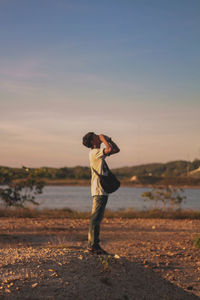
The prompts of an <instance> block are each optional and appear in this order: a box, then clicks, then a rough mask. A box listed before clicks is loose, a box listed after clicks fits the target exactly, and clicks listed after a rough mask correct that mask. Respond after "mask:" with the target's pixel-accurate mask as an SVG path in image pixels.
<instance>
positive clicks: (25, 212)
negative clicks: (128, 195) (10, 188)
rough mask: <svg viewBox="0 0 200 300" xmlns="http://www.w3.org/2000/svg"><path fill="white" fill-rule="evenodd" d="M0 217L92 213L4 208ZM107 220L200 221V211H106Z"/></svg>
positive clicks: (83, 215) (78, 216)
mask: <svg viewBox="0 0 200 300" xmlns="http://www.w3.org/2000/svg"><path fill="white" fill-rule="evenodd" d="M0 217H6V218H7V217H15V218H38V217H39V218H46V217H48V218H70V219H89V218H90V212H80V211H75V210H71V209H70V208H63V209H42V210H38V209H35V208H16V209H13V208H11V209H10V208H4V209H2V208H1V209H0ZM105 217H106V218H125V219H127V218H130V219H131V218H145V219H154V218H156V219H157V218H159V219H200V211H193V210H165V211H163V210H160V209H152V210H145V211H136V210H133V209H126V210H118V211H112V210H106V212H105Z"/></svg>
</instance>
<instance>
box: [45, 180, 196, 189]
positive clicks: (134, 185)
mask: <svg viewBox="0 0 200 300" xmlns="http://www.w3.org/2000/svg"><path fill="white" fill-rule="evenodd" d="M44 182H45V185H47V186H52V185H54V186H90V180H82V179H81V180H72V179H67V180H44ZM166 185H167V184H166ZM166 185H165V184H154V185H153V184H141V183H132V182H130V181H123V180H121V187H132V188H153V187H166ZM169 186H177V187H180V188H184V189H188V188H193V189H200V186H198V185H188V184H187V185H169Z"/></svg>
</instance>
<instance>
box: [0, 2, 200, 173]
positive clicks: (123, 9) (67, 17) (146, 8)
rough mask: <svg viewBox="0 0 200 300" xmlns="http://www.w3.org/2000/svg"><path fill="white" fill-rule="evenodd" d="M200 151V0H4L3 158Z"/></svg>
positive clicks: (131, 158)
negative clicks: (98, 145) (102, 147)
mask: <svg viewBox="0 0 200 300" xmlns="http://www.w3.org/2000/svg"><path fill="white" fill-rule="evenodd" d="M88 131H93V132H96V133H97V134H98V133H99V134H100V133H102V134H106V135H108V136H111V137H112V139H113V141H115V142H116V143H117V144H118V146H119V148H120V150H121V151H120V153H118V154H116V155H113V156H112V157H110V158H109V165H110V166H111V167H122V166H133V165H139V164H145V163H154V162H168V161H173V160H190V161H193V160H194V159H196V158H198V159H200V138H199V137H200V134H199V132H200V1H199V0H191V1H188V0H168V1H164V0H125V1H124V0H101V1H97V0H69V1H68V0H0V141H1V144H0V165H1V166H10V167H21V166H28V167H42V166H49V167H64V166H69V167H72V166H77V165H81V166H88V165H89V160H88V149H87V148H85V147H84V146H83V145H82V137H83V135H85V134H86V133H87V132H88Z"/></svg>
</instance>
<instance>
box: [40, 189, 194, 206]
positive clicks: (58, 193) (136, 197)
mask: <svg viewBox="0 0 200 300" xmlns="http://www.w3.org/2000/svg"><path fill="white" fill-rule="evenodd" d="M147 191H151V189H150V188H134V187H121V188H120V189H119V190H118V191H116V192H115V193H113V194H111V195H109V200H108V204H107V208H109V209H112V210H115V211H116V210H119V209H128V208H133V209H136V210H144V209H148V208H151V207H152V206H153V204H154V202H153V201H150V200H148V201H144V199H143V198H142V197H141V194H142V193H143V192H147ZM185 195H186V197H187V199H186V201H185V202H184V203H182V208H183V209H193V210H200V189H192V188H188V189H185ZM36 200H37V201H38V202H39V203H40V206H39V208H50V209H53V208H58V209H59V208H66V207H67V208H71V209H74V210H79V211H89V210H90V209H91V205H92V197H91V194H90V187H88V186H46V187H45V188H44V190H43V193H42V194H41V195H38V196H37V197H36Z"/></svg>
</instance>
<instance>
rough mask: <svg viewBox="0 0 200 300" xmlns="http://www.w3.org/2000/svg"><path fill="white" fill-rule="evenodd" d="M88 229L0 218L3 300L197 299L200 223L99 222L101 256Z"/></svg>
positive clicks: (79, 223)
mask: <svg viewBox="0 0 200 300" xmlns="http://www.w3.org/2000/svg"><path fill="white" fill-rule="evenodd" d="M88 222H89V220H70V219H35V218H34V219H29V218H26V219H17V218H16V219H15V218H0V299H76V300H78V299H84V300H85V299H111V300H112V299H116V300H128V299H129V300H130V299H138V300H140V299H159V300H160V299H165V300H173V299H180V300H183V299H199V298H200V249H198V248H195V247H194V246H193V242H192V240H193V237H194V235H195V234H196V233H199V232H200V221H199V220H193V221H191V220H155V219H152V220H150V219H147V220H144V219H127V220H122V219H104V221H103V224H102V230H101V238H102V245H103V247H104V248H105V249H106V250H107V251H109V253H111V255H109V256H102V257H99V256H95V255H91V254H88V253H87V252H86V251H85V248H86V246H87V229H88Z"/></svg>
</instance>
